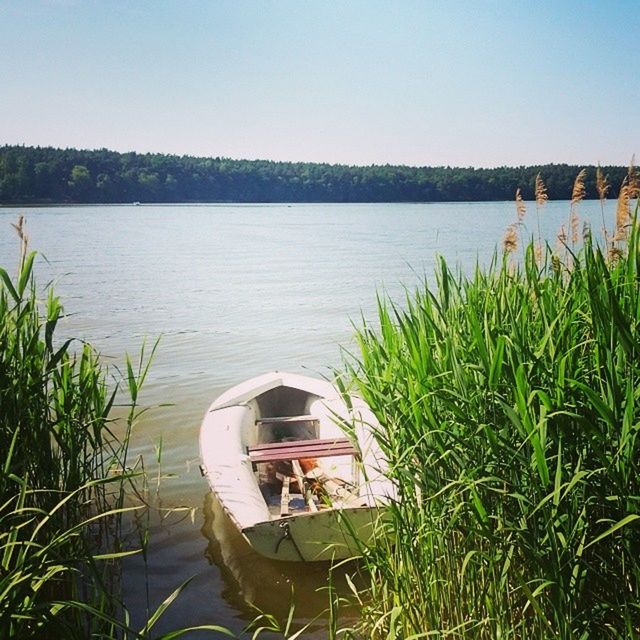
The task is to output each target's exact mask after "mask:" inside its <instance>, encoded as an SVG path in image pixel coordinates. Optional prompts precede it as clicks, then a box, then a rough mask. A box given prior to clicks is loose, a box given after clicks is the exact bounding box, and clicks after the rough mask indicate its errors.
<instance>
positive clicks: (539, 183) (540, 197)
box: [535, 173, 549, 246]
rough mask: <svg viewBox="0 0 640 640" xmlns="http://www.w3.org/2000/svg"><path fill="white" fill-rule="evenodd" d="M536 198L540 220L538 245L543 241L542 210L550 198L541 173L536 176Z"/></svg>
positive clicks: (537, 213)
mask: <svg viewBox="0 0 640 640" xmlns="http://www.w3.org/2000/svg"><path fill="white" fill-rule="evenodd" d="M535 198H536V217H537V219H538V220H537V221H538V244H537V246H540V245H541V242H542V233H541V231H540V210H541V209H542V207H544V205H545V204H546V202H547V200H548V199H549V196H548V195H547V187H546V186H545V184H544V181H543V180H542V176H541V175H540V174H539V173H538V175H537V176H536V183H535Z"/></svg>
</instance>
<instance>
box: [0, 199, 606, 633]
mask: <svg viewBox="0 0 640 640" xmlns="http://www.w3.org/2000/svg"><path fill="white" fill-rule="evenodd" d="M568 210H569V206H568V203H564V202H563V203H548V204H547V206H546V207H545V208H544V210H543V211H542V213H541V215H540V226H541V230H542V234H543V236H544V237H546V238H548V239H549V240H550V242H551V243H552V244H554V243H555V235H556V234H557V231H558V229H559V227H560V225H561V224H563V223H564V224H566V221H567V216H568ZM613 211H614V204H613V203H609V204H608V205H607V208H606V211H605V216H606V218H607V220H608V225H609V227H611V221H612V219H613V215H614V213H613ZM19 212H21V211H20V210H16V209H0V265H2V266H4V267H5V268H8V269H10V270H11V269H13V268H14V267H15V265H16V263H17V260H18V258H17V251H18V245H17V239H16V236H15V233H14V232H13V230H12V229H11V227H10V223H11V222H13V221H15V218H16V217H17V215H18V213H19ZM24 213H26V216H27V230H28V234H29V237H30V243H31V247H32V248H34V249H37V250H38V251H39V252H40V253H41V254H42V256H43V258H41V259H40V260H39V261H38V264H37V267H36V272H37V276H38V281H39V283H40V284H41V285H43V284H44V283H45V282H46V281H48V280H50V279H53V280H55V281H56V290H57V292H58V293H59V295H60V296H61V298H62V300H63V302H64V304H65V308H66V311H67V313H68V314H69V315H68V317H67V318H65V320H64V322H63V323H62V326H61V331H62V333H63V334H65V335H68V336H75V337H79V338H84V339H87V340H89V341H90V342H92V343H93V344H94V345H95V346H96V347H97V348H99V349H100V350H101V351H102V353H103V354H104V355H105V356H106V358H107V360H108V361H109V362H111V363H112V364H113V365H118V364H120V363H121V362H122V356H123V354H124V353H125V352H129V353H131V354H136V353H138V352H139V349H140V346H141V345H142V343H143V342H144V341H145V339H146V340H147V344H148V345H150V344H152V343H153V342H154V341H155V339H156V338H157V337H158V336H161V341H160V344H159V347H158V351H157V354H156V357H155V360H154V362H153V366H152V369H151V373H150V375H149V379H148V381H147V383H146V385H145V388H144V392H143V401H144V403H145V404H147V405H150V406H154V405H155V406H157V405H165V404H170V405H171V406H161V407H158V408H156V409H154V410H152V411H151V412H149V413H147V414H146V415H145V417H144V418H143V419H142V421H141V422H140V423H139V424H138V425H137V426H136V432H135V434H134V443H133V444H134V446H133V451H132V454H133V456H137V455H140V454H142V455H143V456H144V460H145V465H146V466H147V467H148V468H150V470H151V475H152V480H151V486H150V487H149V494H150V496H151V497H152V498H153V499H154V501H155V500H157V504H158V505H159V506H160V507H161V508H167V509H171V508H175V507H184V508H185V510H184V511H181V512H178V513H168V512H163V511H156V512H155V513H154V515H153V516H152V517H151V522H150V527H151V541H152V542H151V548H150V552H149V562H148V565H147V566H146V567H145V564H144V562H142V559H141V558H140V557H134V558H133V559H132V560H130V561H128V562H127V564H126V567H125V574H124V587H125V594H126V597H127V602H128V605H129V607H130V609H131V610H132V612H133V614H134V619H135V620H138V621H141V620H143V619H144V616H145V607H146V603H147V590H146V589H147V587H146V585H147V584H148V588H149V593H148V598H149V602H150V605H151V608H154V607H155V606H157V604H158V603H159V602H161V601H162V600H163V599H164V598H165V597H166V596H167V595H168V594H169V593H171V591H172V590H173V589H174V588H175V587H176V586H177V585H178V584H180V583H181V582H182V581H183V580H186V579H187V578H190V577H192V576H195V578H194V580H193V581H192V582H191V583H190V584H189V586H188V587H187V588H186V589H185V591H184V592H183V594H182V595H181V597H180V598H179V599H178V600H177V601H176V602H175V603H174V605H172V608H171V609H170V610H169V611H168V612H167V613H166V615H165V618H164V619H163V621H162V622H161V623H159V625H158V626H157V629H158V631H160V630H163V629H164V630H166V629H169V628H172V627H175V625H192V624H201V623H213V622H215V623H218V624H222V625H226V626H229V627H231V628H232V629H234V630H235V631H240V630H241V629H242V628H243V626H244V625H245V624H246V622H247V620H249V619H251V618H253V617H254V616H255V613H254V611H253V610H252V609H251V607H250V606H249V603H254V604H256V605H258V606H260V607H261V608H263V609H264V610H266V611H267V612H270V613H274V614H277V615H282V614H283V613H284V612H286V611H287V609H288V606H289V598H290V593H291V587H292V585H293V586H294V587H295V589H294V593H295V597H294V599H295V603H296V612H297V615H298V617H299V618H300V619H301V620H308V619H310V618H312V617H313V616H315V615H317V614H318V613H319V612H320V611H321V610H322V609H323V608H324V607H325V606H326V604H327V596H326V594H325V593H324V592H317V591H316V590H317V589H318V588H321V587H323V586H325V585H326V568H325V567H313V566H304V567H301V566H300V565H297V564H293V565H290V564H281V563H277V562H271V561H268V560H265V559H262V558H259V557H257V556H256V555H255V554H253V553H252V552H251V550H250V549H249V548H247V546H246V545H245V544H244V542H243V540H242V538H241V537H240V536H239V535H238V534H237V532H236V531H235V530H234V529H233V527H232V526H230V524H229V523H228V522H227V521H226V520H225V518H224V516H223V514H222V512H221V510H220V509H219V508H218V505H216V504H215V503H214V502H213V501H212V500H211V498H210V496H208V491H207V485H206V482H205V481H204V479H203V478H202V477H201V476H200V473H199V470H198V444H197V437H198V428H199V423H200V419H201V417H202V415H203V413H204V411H205V409H206V408H207V406H208V405H209V404H210V403H211V401H212V400H213V399H214V398H215V397H216V396H217V395H218V394H219V393H220V392H221V391H223V390H224V389H225V388H227V387H229V386H231V385H233V384H236V383H238V382H240V381H242V380H243V379H246V378H249V377H252V376H255V375H257V374H260V373H263V372H265V371H268V370H273V369H279V370H290V371H297V372H306V373H309V374H312V375H330V372H331V368H332V367H336V366H339V365H340V362H341V357H342V356H341V347H342V348H344V349H347V350H351V349H352V347H353V344H352V341H351V340H352V335H353V325H352V323H355V324H359V323H360V322H361V317H362V316H364V317H366V318H374V316H375V308H376V292H380V291H386V292H387V293H388V294H389V295H390V296H391V297H392V298H393V299H394V300H396V301H399V302H402V299H403V297H404V295H405V291H406V289H411V288H413V287H414V286H415V285H417V284H418V283H419V282H420V281H422V280H423V279H424V277H427V279H429V280H430V281H431V280H432V273H433V269H434V265H435V261H436V257H437V256H438V255H442V256H444V257H446V258H447V259H448V260H450V261H451V262H453V263H457V264H459V265H460V266H461V268H462V269H464V270H467V271H469V270H470V269H471V268H473V265H474V264H475V263H476V261H480V262H481V263H486V262H487V261H488V260H489V259H490V257H491V255H492V253H493V251H494V248H495V246H496V243H499V242H500V240H501V239H502V237H503V234H504V229H505V227H506V225H507V224H509V223H510V222H513V220H514V218H515V211H514V206H513V203H510V202H493V203H457V204H388V205H384V204H383V205H380V204H358V205H337V204H335V205H325V204H314V205H255V206H252V205H242V206H233V205H206V206H205V205H202V206H182V205H167V206H139V207H133V206H117V207H114V206H101V207H95V206H94V207H88V206H87V207H85V206H83V207H55V208H38V209H35V208H34V209H28V210H25V211H24ZM580 216H581V219H582V220H583V221H584V220H586V221H589V222H590V223H591V226H592V228H593V229H594V231H598V232H599V231H600V229H601V227H602V213H601V208H600V203H599V202H584V203H582V204H581V206H580ZM526 222H527V224H528V229H524V230H523V232H524V234H525V235H526V234H527V233H535V234H537V229H538V221H537V216H536V210H535V207H533V206H531V207H530V208H529V212H528V217H527V219H526ZM44 258H46V261H45V259H44ZM160 442H162V464H161V470H160V471H161V474H162V475H163V476H170V477H166V478H164V479H161V481H160V487H159V490H158V491H156V481H155V479H154V478H155V474H156V473H157V472H158V468H157V465H156V464H155V463H154V461H155V459H156V448H157V447H158V445H159V443H160ZM132 543H135V538H134V539H133V540H132ZM147 578H148V581H147ZM338 583H340V579H339V577H338ZM338 588H343V586H341V585H340V584H338ZM324 635H326V634H325V633H324V632H323V631H322V630H320V631H317V632H316V633H315V634H313V636H314V637H318V638H321V637H324ZM207 637H210V636H207ZM310 637H311V636H310Z"/></svg>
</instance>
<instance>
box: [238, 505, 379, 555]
mask: <svg viewBox="0 0 640 640" xmlns="http://www.w3.org/2000/svg"><path fill="white" fill-rule="evenodd" d="M382 513H383V509H380V508H378V507H354V508H345V509H328V510H326V511H318V512H315V513H303V514H298V515H295V516H292V517H290V518H282V519H279V520H269V521H266V522H258V523H257V524H255V525H253V526H252V527H247V528H246V529H243V530H242V534H243V535H244V537H245V538H246V539H247V541H248V542H249V544H250V545H251V546H252V547H253V548H254V549H255V550H256V551H257V552H258V553H260V554H261V555H263V556H266V557H267V558H272V559H274V560H287V561H304V562H318V561H330V560H342V559H345V558H351V557H354V556H359V555H361V554H362V549H363V546H366V545H368V544H370V543H371V542H372V540H373V538H374V536H375V535H376V532H377V531H378V530H379V525H380V518H381V517H382Z"/></svg>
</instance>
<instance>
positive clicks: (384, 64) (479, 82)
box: [0, 0, 640, 167]
mask: <svg viewBox="0 0 640 640" xmlns="http://www.w3.org/2000/svg"><path fill="white" fill-rule="evenodd" d="M639 33H640V1H638V0H618V1H612V0H610V1H604V0H602V1H600V0H582V1H580V2H574V1H573V0H563V1H561V2H558V1H557V0H540V1H536V2H534V1H525V0H508V1H507V0H502V1H497V0H477V1H475V2H471V1H470V0H469V1H464V2H463V1H458V0H447V1H444V0H438V1H436V0H431V1H430V0H422V1H410V0H388V1H386V2H381V1H378V0H362V1H360V0H341V1H340V2H338V1H328V0H326V1H322V2H311V1H305V0H291V1H289V0H281V1H268V0H264V1H249V0H232V1H229V2H227V1H224V0H207V1H196V0H176V1H169V0H167V1H164V0H148V1H145V0H136V1H125V0H109V1H99V0H95V1H93V0H86V1H81V0H11V1H9V0H0V144H16V143H17V144H26V145H41V146H49V145H50V146H56V147H77V148H88V149H94V148H103V147H104V148H108V149H114V150H116V151H139V152H161V153H175V154H179V155H182V154H189V155H197V156H224V157H230V158H246V159H255V158H262V159H271V160H293V161H311V162H330V163H341V164H358V165H368V164H387V163H388V164H408V165H418V166H424V165H429V166H441V165H450V166H476V167H493V166H501V165H529V164H542V163H549V162H557V163H560V162H567V163H570V164H595V163H596V162H600V163H602V164H605V165H606V164H621V165H626V164H628V162H629V160H630V159H631V156H632V154H633V153H634V152H640V144H639V143H640V118H639V117H638V115H639V107H640V82H638V75H637V55H638V54H637V44H636V43H637V38H638V34H639Z"/></svg>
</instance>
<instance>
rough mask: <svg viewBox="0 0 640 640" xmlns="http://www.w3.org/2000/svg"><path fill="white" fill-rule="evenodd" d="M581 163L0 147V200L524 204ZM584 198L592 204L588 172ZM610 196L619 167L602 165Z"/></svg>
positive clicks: (553, 188) (559, 193) (555, 191)
mask: <svg viewBox="0 0 640 640" xmlns="http://www.w3.org/2000/svg"><path fill="white" fill-rule="evenodd" d="M582 168H583V167H580V166H572V165H566V164H548V165H542V166H533V167H499V168H496V169H474V168H471V167H469V168H464V167H407V166H392V165H373V166H367V167H357V166H346V165H332V164H320V163H309V162H271V161H267V160H230V159H228V158H196V157H192V156H175V155H165V154H158V153H154V154H150V153H145V154H142V153H117V152H115V151H108V150H107V149H99V150H96V151H85V150H77V149H54V148H52V147H26V146H9V145H6V146H3V147H0V203H1V204H47V203H66V202H68V203H122V202H446V201H481V200H510V199H512V198H513V197H514V194H515V191H516V189H517V188H520V189H521V190H522V195H523V197H524V198H525V199H531V198H533V189H534V181H535V176H536V174H537V173H538V172H539V173H540V174H541V175H542V178H543V180H544V182H545V184H546V186H547V189H548V195H549V198H550V199H552V200H568V199H570V198H571V190H572V185H573V181H574V179H575V177H576V175H577V173H578V172H579V171H580V169H582ZM586 169H587V177H586V189H587V193H586V197H587V198H596V197H597V194H596V190H595V167H593V166H590V167H586ZM603 170H604V173H605V174H606V175H607V176H608V179H609V182H610V184H611V191H610V192H609V197H610V198H615V197H617V195H618V188H619V186H620V184H621V182H622V180H623V178H624V176H625V175H626V173H627V168H626V167H611V166H609V167H603Z"/></svg>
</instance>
